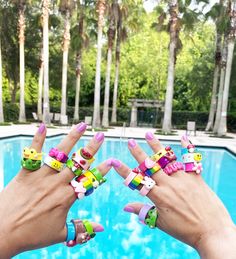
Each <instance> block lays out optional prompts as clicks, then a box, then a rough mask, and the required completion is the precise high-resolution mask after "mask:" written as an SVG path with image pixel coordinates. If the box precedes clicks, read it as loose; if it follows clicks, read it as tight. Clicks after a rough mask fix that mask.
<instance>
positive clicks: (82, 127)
mask: <svg viewBox="0 0 236 259" xmlns="http://www.w3.org/2000/svg"><path fill="white" fill-rule="evenodd" d="M86 128H87V124H86V123H84V122H81V123H79V124H78V125H77V126H76V129H77V131H78V132H79V133H81V132H83V131H85V129H86Z"/></svg>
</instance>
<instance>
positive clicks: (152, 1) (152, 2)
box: [143, 0, 219, 12]
mask: <svg viewBox="0 0 236 259" xmlns="http://www.w3.org/2000/svg"><path fill="white" fill-rule="evenodd" d="M217 2H219V1H217V0H210V5H209V8H206V10H205V11H208V10H209V9H210V7H211V6H213V5H214V4H215V3H217ZM157 3H158V1H157V0H146V1H145V2H144V4H143V5H144V8H145V9H146V11H147V12H151V11H152V10H153V8H154V7H155V6H156V5H157Z"/></svg>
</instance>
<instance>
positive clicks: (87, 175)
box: [83, 171, 99, 188]
mask: <svg viewBox="0 0 236 259" xmlns="http://www.w3.org/2000/svg"><path fill="white" fill-rule="evenodd" d="M83 175H84V176H85V177H87V178H88V180H90V182H91V183H92V185H93V187H94V188H97V187H98V186H99V182H98V181H97V179H96V177H95V176H94V174H92V173H91V172H90V171H86V172H84V174H83Z"/></svg>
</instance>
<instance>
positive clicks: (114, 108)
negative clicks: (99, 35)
mask: <svg viewBox="0 0 236 259" xmlns="http://www.w3.org/2000/svg"><path fill="white" fill-rule="evenodd" d="M119 72H120V47H119V50H117V46H116V67H115V82H114V90H113V103H112V116H111V122H112V123H117V97H118V84H119Z"/></svg>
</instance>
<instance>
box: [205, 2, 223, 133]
mask: <svg viewBox="0 0 236 259" xmlns="http://www.w3.org/2000/svg"><path fill="white" fill-rule="evenodd" d="M223 2H224V1H223V0H221V1H220V3H216V4H215V5H214V6H213V7H212V8H211V10H210V11H209V12H208V13H207V14H206V17H207V18H208V17H210V18H211V19H213V20H214V21H215V26H216V49H215V69H214V78H213V85H212V95H211V104H210V111H209V117H208V123H207V126H206V131H209V130H212V129H213V126H214V119H215V114H216V108H217V97H216V95H217V90H218V85H219V75H220V70H221V68H220V67H221V56H222V53H221V52H222V48H223V46H222V35H223V32H224V30H225V21H226V19H225V11H226V10H225V8H224V5H223Z"/></svg>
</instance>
